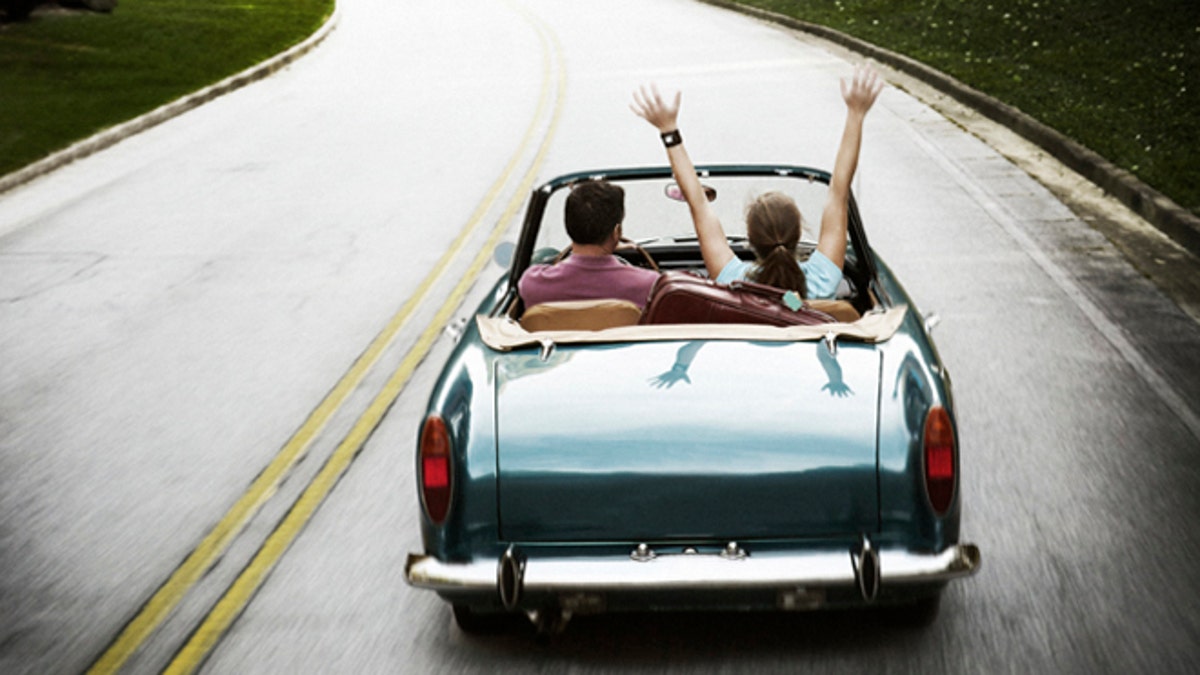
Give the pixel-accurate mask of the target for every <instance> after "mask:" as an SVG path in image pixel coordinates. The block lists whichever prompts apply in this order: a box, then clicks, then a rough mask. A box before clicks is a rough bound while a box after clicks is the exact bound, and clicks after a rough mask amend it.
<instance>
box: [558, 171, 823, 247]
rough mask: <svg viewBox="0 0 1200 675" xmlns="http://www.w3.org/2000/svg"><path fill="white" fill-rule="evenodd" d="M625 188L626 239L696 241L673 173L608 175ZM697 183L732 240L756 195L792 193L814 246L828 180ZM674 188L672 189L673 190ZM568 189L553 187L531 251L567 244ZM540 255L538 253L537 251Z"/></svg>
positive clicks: (709, 178)
mask: <svg viewBox="0 0 1200 675" xmlns="http://www.w3.org/2000/svg"><path fill="white" fill-rule="evenodd" d="M610 180H611V182H613V183H616V184H618V185H620V186H621V187H622V188H623V189H624V190H625V222H624V226H623V228H622V230H623V232H624V235H625V237H626V238H627V239H632V240H633V241H635V242H638V243H640V244H643V245H646V246H652V245H654V244H669V243H681V242H685V241H695V230H694V229H693V227H692V219H691V215H690V213H689V210H688V206H687V204H686V203H684V202H683V201H679V200H677V199H675V198H672V196H671V195H673V196H674V197H678V188H675V187H674V181H673V180H672V179H671V178H640V177H639V178H634V179H610ZM701 183H703V184H704V186H705V187H706V188H712V190H715V193H716V194H715V198H714V199H712V202H711V203H712V206H713V208H714V209H715V210H716V212H717V216H718V218H720V220H721V225H722V227H724V229H725V234H726V235H728V236H729V238H730V239H731V240H733V241H735V242H737V241H739V240H744V238H745V235H746V223H745V209H746V205H747V204H749V203H750V202H751V201H752V200H753V199H754V198H756V197H757V196H759V195H761V194H763V193H766V192H771V191H779V192H783V193H785V194H787V195H789V196H791V197H792V198H793V199H794V200H795V201H796V204H797V206H799V207H800V213H801V216H802V218H803V231H802V234H801V242H802V244H808V246H807V247H804V246H802V248H811V247H812V246H815V244H816V241H817V235H818V228H819V227H820V222H821V210H822V209H823V208H824V206H825V199H826V194H827V193H828V191H829V188H828V185H826V184H825V183H824V182H822V181H820V180H814V179H810V178H809V177H808V176H795V175H792V176H780V175H767V176H717V175H704V174H703V173H702V174H701ZM672 188H674V189H672ZM568 194H570V188H568V187H564V188H561V189H559V190H557V191H555V192H554V193H553V194H552V195H551V197H550V199H549V201H548V202H547V204H546V209H545V211H543V214H542V223H541V227H540V228H539V233H538V239H537V244H536V246H535V250H537V251H539V252H542V253H548V252H549V251H547V249H552V250H554V251H558V250H561V249H562V248H563V247H564V246H566V245H567V244H568V243H570V239H568V237H567V233H566V228H565V226H564V224H563V206H564V202H565V200H566V198H567V195H568ZM535 257H537V258H540V257H541V255H538V256H535Z"/></svg>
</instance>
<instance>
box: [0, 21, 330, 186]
mask: <svg viewBox="0 0 1200 675" xmlns="http://www.w3.org/2000/svg"><path fill="white" fill-rule="evenodd" d="M333 6H334V0H121V2H120V4H119V5H118V7H117V9H116V10H115V11H114V12H113V13H112V14H96V13H92V12H71V13H51V14H45V15H41V16H35V17H34V18H33V19H32V20H30V21H28V22H22V23H11V24H4V25H0V175H4V174H7V173H9V172H11V171H14V170H16V169H19V168H21V167H22V166H25V165H27V164H29V163H31V162H34V161H37V160H39V159H41V158H43V157H45V156H47V155H49V154H50V153H52V152H54V151H57V150H60V149H62V148H64V147H66V146H68V145H70V144H71V143H73V142H75V141H78V140H80V139H83V138H86V137H88V136H90V135H91V134H93V133H95V132H97V131H100V130H102V129H104V128H107V127H110V126H114V125H116V124H120V123H121V122H124V121H126V120H129V119H132V118H134V117H137V116H138V115H141V114H142V113H145V112H147V111H150V110H153V109H154V108H156V107H158V106H160V105H162V104H164V103H168V102H170V101H172V100H174V99H176V98H179V97H180V96H184V95H186V94H189V93H191V92H194V91H196V90H198V89H201V88H203V87H205V86H207V85H210V84H212V83H214V82H218V81H220V80H222V79H224V78H225V77H227V76H229V75H232V74H234V73H237V72H240V71H242V70H244V69H246V68H248V67H250V66H252V65H254V64H255V63H258V62H260V61H263V60H264V59H267V58H269V57H270V56H272V55H274V54H276V53H278V52H281V51H283V50H285V49H287V48H288V47H290V46H292V45H295V44H297V43H299V42H302V41H303V40H304V39H305V38H307V37H308V36H309V35H311V34H312V33H313V32H315V31H316V30H317V29H318V28H319V27H320V26H321V25H322V24H323V23H324V21H325V19H326V17H328V16H329V15H330V13H332V11H333Z"/></svg>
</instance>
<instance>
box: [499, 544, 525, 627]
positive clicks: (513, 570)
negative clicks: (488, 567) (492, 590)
mask: <svg viewBox="0 0 1200 675" xmlns="http://www.w3.org/2000/svg"><path fill="white" fill-rule="evenodd" d="M496 575H497V577H498V579H497V581H498V584H497V585H498V586H499V588H500V602H501V604H503V605H504V609H507V610H508V611H510V612H511V611H512V610H514V609H516V608H517V605H518V604H519V603H520V602H521V594H522V592H523V591H524V589H525V556H523V555H521V553H520V552H519V551H517V548H516V546H514V545H511V544H510V545H509V547H508V549H507V550H505V551H504V555H501V556H500V567H499V569H498V570H497V572H496Z"/></svg>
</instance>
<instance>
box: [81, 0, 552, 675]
mask: <svg viewBox="0 0 1200 675" xmlns="http://www.w3.org/2000/svg"><path fill="white" fill-rule="evenodd" d="M518 11H519V12H520V13H521V14H522V16H523V17H524V18H525V19H526V21H528V22H529V23H530V24H531V25H533V27H534V29H535V30H536V32H537V35H538V39H539V41H540V42H541V47H542V89H541V93H540V95H539V97H538V106H537V110H536V112H535V114H534V117H533V120H532V121H531V122H530V125H529V127H528V129H527V130H526V132H525V135H524V137H523V138H522V140H521V143H520V145H519V146H518V148H517V151H516V152H515V153H514V154H513V156H512V158H511V159H510V160H509V162H508V165H507V166H506V167H505V169H504V171H503V173H502V174H501V175H500V177H499V178H498V179H497V180H496V182H495V183H494V184H493V185H492V186H491V188H490V189H489V190H488V192H487V194H486V195H485V197H484V199H483V201H482V202H481V203H480V204H479V206H478V207H477V208H476V210H475V212H474V213H473V214H472V215H471V217H470V219H469V220H468V221H467V223H466V225H465V226H464V228H463V230H462V231H461V232H460V233H459V235H458V236H457V237H456V238H455V240H454V241H453V243H452V244H451V246H450V247H449V248H448V249H447V251H446V252H445V253H444V254H443V255H442V256H441V258H440V259H439V260H438V261H437V264H436V265H435V266H434V268H433V270H432V271H431V272H430V274H429V275H428V276H427V277H426V278H425V279H424V281H423V282H422V283H421V284H420V286H418V288H417V289H416V291H415V292H414V294H413V295H412V296H411V297H410V298H409V300H408V301H407V302H405V304H404V306H403V307H401V308H400V310H399V311H398V312H397V313H396V314H395V315H394V316H393V317H392V319H391V320H390V321H389V322H388V324H387V325H386V326H385V327H384V329H383V331H381V332H380V333H379V335H378V336H376V337H375V339H374V340H373V341H372V342H371V343H370V345H368V346H367V348H366V350H365V351H364V352H363V353H362V355H360V356H359V358H358V359H357V360H356V361H355V362H354V364H353V365H352V366H351V368H350V370H349V371H347V373H346V374H345V375H344V376H343V377H342V379H341V380H340V381H339V382H338V383H337V384H336V385H335V386H334V387H333V389H332V390H331V391H330V392H329V393H328V394H327V395H326V397H325V398H324V400H322V401H321V403H320V404H319V405H318V406H317V407H316V408H315V409H314V410H313V412H312V413H311V414H310V415H309V417H308V419H306V420H305V422H304V424H302V425H301V426H300V428H299V429H298V430H297V431H296V433H295V434H294V435H293V436H292V437H291V438H290V439H289V440H288V442H287V443H286V444H285V445H284V446H283V448H282V449H281V450H280V451H279V453H278V454H277V455H276V456H275V458H274V459H272V461H271V462H270V464H268V465H267V467H266V468H265V469H264V470H263V472H262V473H260V474H259V475H258V477H257V478H255V480H254V481H253V482H252V483H251V485H250V487H249V488H248V489H247V490H246V492H245V493H244V494H243V495H242V496H241V498H239V499H238V501H237V502H236V503H235V504H234V505H233V507H232V508H230V509H229V511H228V512H227V513H226V514H225V516H224V517H223V518H222V519H221V520H220V522H218V523H217V525H216V526H215V527H214V528H213V529H212V530H211V531H209V533H208V534H207V535H206V536H205V537H204V539H203V540H202V541H201V542H200V543H199V545H197V546H196V548H195V549H194V550H193V551H192V553H191V554H190V555H188V557H187V558H186V559H185V560H184V561H183V563H182V564H180V565H179V567H177V568H176V570H175V572H174V573H172V575H171V576H170V578H168V579H167V581H166V582H165V583H164V584H163V585H162V586H161V587H160V588H159V589H158V591H157V592H155V594H154V595H153V596H152V597H151V598H150V599H149V600H148V601H147V602H146V604H145V605H144V606H143V607H142V609H141V611H140V612H139V613H138V614H137V616H135V617H134V618H133V619H132V620H131V621H130V622H129V623H128V624H126V626H125V628H124V630H122V632H121V633H120V634H119V635H118V636H117V638H116V639H115V640H114V641H113V642H112V644H111V645H110V646H109V647H108V649H107V650H105V652H104V653H103V654H102V655H101V656H100V657H99V658H98V659H97V660H96V662H95V663H94V664H93V665H92V667H91V668H90V669H89V671H88V672H89V673H113V672H116V671H117V670H119V669H120V668H121V667H122V666H123V665H124V664H125V663H126V661H128V659H129V658H130V657H131V656H133V654H134V653H136V651H137V650H138V649H139V648H140V647H141V646H142V645H143V644H144V643H145V641H146V640H147V639H148V638H149V637H150V636H151V635H152V634H153V633H154V631H155V630H157V629H158V628H159V627H160V626H161V625H162V623H163V622H164V621H165V620H166V619H167V618H168V617H169V616H170V615H171V613H172V612H174V611H175V609H176V608H177V607H178V605H179V604H180V602H182V600H183V599H184V597H185V596H186V594H187V593H188V592H189V591H190V590H191V589H192V587H193V586H194V585H195V584H196V583H197V582H198V581H199V580H200V579H201V577H203V576H204V574H205V573H207V572H208V570H209V569H211V568H212V566H213V565H214V564H215V563H216V561H217V560H218V559H219V558H220V557H221V556H222V555H223V554H224V552H225V551H226V550H227V549H228V548H229V546H230V544H231V543H232V542H233V540H234V539H235V538H236V537H237V535H238V534H239V533H240V532H241V531H242V530H243V528H244V527H245V526H246V524H247V523H248V522H249V521H250V519H251V518H253V517H254V515H255V514H256V513H257V512H258V511H259V510H260V509H261V508H262V506H263V505H264V504H265V503H266V502H267V501H268V500H269V499H270V498H271V497H272V495H274V493H275V492H276V491H277V490H278V488H279V486H280V484H281V483H282V481H283V479H284V478H285V477H286V475H287V474H288V473H289V472H290V471H291V470H292V469H293V468H294V467H295V466H296V464H297V463H298V462H299V461H300V460H301V459H302V458H303V457H304V455H305V453H306V452H307V450H308V448H309V446H310V445H311V444H312V442H313V440H314V438H315V437H316V436H317V434H318V433H320V431H321V430H322V429H323V428H324V427H325V425H326V424H327V423H328V421H329V420H330V418H331V417H332V416H333V415H334V413H336V412H337V411H338V410H339V409H340V408H341V406H342V405H343V403H345V401H346V399H347V398H348V397H349V396H350V394H351V393H352V392H353V391H354V390H355V389H356V388H357V387H358V386H359V385H360V384H361V383H362V381H363V379H364V378H365V377H366V375H367V373H368V372H369V371H370V370H371V368H372V367H373V366H374V365H375V364H376V363H377V362H378V360H379V358H380V357H381V356H382V354H383V353H384V351H385V350H386V349H387V347H388V346H389V345H390V344H391V343H392V341H393V340H394V339H395V337H396V335H397V334H398V333H399V332H400V330H401V329H402V328H403V327H404V326H405V325H406V323H407V322H408V320H409V319H410V317H411V316H412V314H413V313H414V312H415V311H416V309H417V308H418V307H419V306H420V305H421V304H422V303H423V302H424V300H425V298H426V296H427V295H428V294H429V292H430V290H431V289H432V288H433V286H434V285H435V283H436V282H437V281H438V280H439V279H440V278H441V277H442V276H443V275H444V274H445V272H446V270H447V269H448V267H449V264H450V262H451V261H452V260H453V259H454V258H455V257H457V256H458V254H459V253H460V252H461V251H462V249H463V247H464V245H465V244H466V242H467V241H468V240H469V239H470V236H471V234H472V233H473V232H474V231H475V229H476V228H477V227H478V226H479V224H480V222H481V221H482V220H483V218H484V217H485V216H486V215H487V213H488V212H489V211H490V210H491V209H492V207H493V205H494V204H495V203H496V201H497V200H498V199H499V197H500V194H501V192H502V191H503V189H504V186H505V185H507V184H508V182H509V180H510V179H511V177H512V175H513V174H514V173H515V172H516V170H517V168H518V166H519V165H520V164H521V160H522V158H523V157H524V156H525V155H526V154H527V152H528V149H529V147H530V146H531V144H532V143H533V141H534V139H535V137H536V136H537V133H538V130H539V128H540V127H541V126H542V121H543V119H544V118H545V116H546V115H547V110H548V109H550V112H549V117H550V119H549V124H548V126H547V128H546V131H545V132H544V134H543V137H542V141H541V143H540V145H539V146H538V149H537V152H536V154H535V156H534V158H533V160H532V162H531V163H530V166H529V168H528V169H527V170H526V172H525V174H524V175H523V177H522V179H521V182H520V184H519V185H518V187H517V188H516V191H515V192H514V193H513V196H512V198H511V199H510V200H509V202H508V204H507V206H506V207H505V210H504V212H503V214H502V216H501V217H500V218H499V219H498V220H497V222H496V224H495V226H494V227H493V229H492V231H491V233H490V235H489V236H488V239H487V240H486V243H485V245H484V246H483V247H482V248H481V249H480V251H479V252H478V253H477V254H476V256H475V258H474V259H473V260H472V261H471V264H470V266H469V267H468V269H467V272H466V273H465V274H464V275H463V277H462V278H461V279H460V281H459V282H458V284H457V285H456V286H455V287H454V288H453V290H452V291H451V292H450V295H449V297H448V298H447V299H446V301H445V302H444V303H443V304H442V306H441V307H440V308H439V310H438V311H437V313H436V314H435V315H434V318H433V320H432V321H431V322H430V323H429V325H428V326H427V327H426V328H425V330H424V331H423V332H422V333H421V335H420V337H419V338H418V339H417V342H416V343H415V344H414V345H413V347H412V348H411V349H410V350H409V352H408V353H407V354H406V355H405V357H404V359H403V360H402V361H401V363H400V365H399V367H398V368H397V369H396V371H395V372H394V373H393V374H392V376H391V377H390V378H389V379H388V381H387V383H386V384H385V385H384V387H383V389H382V390H381V391H380V392H379V394H377V395H376V396H375V398H374V400H373V401H372V402H371V404H370V405H369V406H368V407H367V409H366V411H365V412H364V413H363V414H362V415H361V416H360V417H359V418H358V420H357V422H356V423H355V424H354V426H353V427H352V429H351V430H350V432H349V434H348V435H347V436H346V437H345V438H344V439H343V440H342V442H341V443H340V444H339V445H338V446H337V448H336V449H335V450H334V452H333V454H332V455H331V456H330V457H329V459H328V460H327V461H326V463H325V465H324V466H323V467H322V468H321V470H320V471H319V472H318V473H317V475H316V476H315V477H314V478H313V480H312V481H311V482H310V483H309V484H308V486H307V487H306V488H305V490H304V491H303V493H302V494H301V495H300V497H299V498H298V499H297V500H296V502H295V503H294V504H293V505H292V507H291V509H290V510H289V512H288V513H287V515H286V516H285V517H284V519H283V520H282V521H281V522H280V523H279V524H278V525H277V526H276V528H275V530H274V531H273V532H272V533H271V534H270V536H268V537H267V539H266V541H265V542H264V543H263V545H262V547H261V548H260V549H259V551H258V553H257V554H256V555H255V556H254V558H253V559H252V560H251V561H250V563H249V564H247V565H246V567H245V568H244V569H243V571H242V572H241V574H240V575H239V576H238V578H237V579H236V580H235V581H234V582H233V584H232V585H231V586H230V587H229V589H228V590H227V591H226V592H225V594H224V595H223V596H222V597H221V599H220V600H218V601H217V604H216V605H215V606H214V607H213V609H212V610H211V611H210V612H209V614H208V615H207V616H206V617H205V619H204V621H203V622H202V623H201V624H200V626H199V627H198V628H197V629H196V630H195V632H193V633H192V635H191V636H190V637H189V639H188V641H187V642H186V643H185V644H184V646H183V647H182V648H181V649H180V650H179V651H178V652H177V653H176V655H175V658H174V659H173V660H172V662H171V663H170V665H169V666H168V667H167V669H166V672H168V673H191V672H194V671H195V670H196V669H197V668H198V667H199V666H200V665H201V664H202V663H203V662H204V660H205V659H206V658H207V657H208V655H209V653H211V651H212V649H213V648H214V647H215V646H216V645H217V643H218V641H219V640H220V639H221V637H222V636H223V635H224V634H225V632H226V631H227V630H228V629H229V627H230V626H231V625H232V624H233V622H234V621H235V620H236V619H237V617H238V616H239V615H240V614H241V612H242V611H243V610H244V609H245V607H246V605H247V604H248V603H249V602H250V600H251V598H252V597H253V595H254V593H256V592H257V590H258V589H259V588H260V587H261V586H262V584H263V582H264V581H265V579H266V577H267V575H268V574H270V572H271V570H272V569H274V567H275V565H276V564H277V563H278V561H279V560H280V559H281V558H282V556H283V555H284V553H285V552H286V551H287V549H288V547H290V546H291V544H292V542H294V541H295V539H296V538H297V537H298V536H299V534H300V532H301V530H302V529H303V528H304V526H305V525H306V524H307V523H308V521H309V520H310V519H311V518H312V516H313V514H314V513H315V512H316V510H317V508H318V507H319V506H320V505H321V503H322V502H323V501H324V500H325V498H326V497H328V495H329V493H330V492H331V491H332V490H333V487H334V486H335V485H336V484H337V482H338V480H339V479H340V478H341V477H342V475H343V474H345V472H346V471H347V469H348V468H349V467H350V465H351V463H352V462H353V461H354V458H355V457H356V456H357V455H358V453H359V452H360V451H361V450H362V448H363V446H364V444H365V443H366V442H367V439H368V438H369V437H370V436H371V434H372V433H373V432H374V430H375V428H376V427H377V426H378V425H379V423H380V422H381V421H382V419H383V416H384V415H385V414H386V412H387V410H388V409H389V408H390V407H391V405H392V404H393V403H394V402H395V400H396V399H397V398H398V397H399V395H400V393H401V392H402V391H403V389H404V387H405V385H406V384H407V382H408V380H409V378H410V377H411V376H412V374H413V372H414V371H415V370H416V368H417V366H418V365H419V364H420V362H421V361H422V360H423V359H424V358H425V356H426V355H427V354H428V353H429V351H430V349H431V348H432V347H433V345H434V343H435V342H436V340H437V337H438V335H439V334H440V333H441V332H442V331H443V329H444V327H445V325H446V324H447V323H448V322H449V320H450V319H451V317H452V316H453V314H454V312H455V311H456V309H457V308H458V306H459V305H460V304H461V303H462V301H463V299H464V298H465V297H466V294H467V292H468V291H469V290H470V288H471V286H472V285H473V283H474V282H475V279H476V278H477V277H478V276H479V274H480V273H481V272H482V271H483V268H484V267H485V266H486V265H487V263H488V261H489V260H490V258H491V256H492V251H493V250H494V248H495V247H496V245H497V244H498V243H499V241H500V238H501V237H502V236H503V234H504V232H505V231H506V230H507V229H508V225H509V223H510V222H511V221H512V219H513V218H514V217H515V216H516V214H517V211H518V209H519V208H520V206H521V204H522V202H523V201H524V198H525V195H527V194H528V193H529V191H530V190H531V189H532V187H533V182H534V180H535V178H536V175H537V171H538V169H539V168H540V167H541V165H542V164H543V163H544V161H545V156H546V153H547V151H548V149H549V146H550V141H551V139H552V138H553V137H554V134H555V132H556V131H557V128H558V123H559V118H560V116H561V112H562V105H563V100H564V96H565V87H566V71H565V67H564V66H563V59H562V48H561V45H560V44H559V43H558V40H557V37H556V36H555V35H554V34H553V32H552V31H551V29H550V28H549V27H547V26H546V25H545V24H544V23H543V22H542V21H541V20H540V19H538V18H537V17H534V16H532V15H531V14H529V13H528V12H526V11H524V10H520V9H518ZM554 64H557V66H556V67H555V66H554ZM552 69H556V70H557V75H556V76H554V75H553V74H552V72H551V71H552ZM552 92H556V93H552Z"/></svg>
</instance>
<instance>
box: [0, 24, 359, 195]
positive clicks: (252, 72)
mask: <svg viewBox="0 0 1200 675" xmlns="http://www.w3.org/2000/svg"><path fill="white" fill-rule="evenodd" d="M340 17H341V13H340V9H339V7H338V6H337V5H336V4H335V5H334V9H333V12H332V13H330V15H329V18H328V19H326V20H325V23H324V24H322V25H321V27H320V28H318V29H317V31H316V32H315V33H313V34H312V35H310V36H309V37H308V39H306V40H304V41H303V42H301V43H299V44H297V45H295V46H293V47H291V48H290V49H288V50H287V51H284V52H282V53H280V54H277V55H276V56H273V57H271V58H269V59H267V60H266V61H263V62H262V63H259V64H257V65H254V66H251V67H249V68H247V69H246V70H243V71H242V72H240V73H237V74H235V75H231V76H229V77H227V78H225V79H224V80H221V81H220V82H217V83H216V84H213V85H210V86H208V87H205V88H204V89H201V90H200V91H197V92H194V93H191V94H188V95H187V96H184V97H182V98H178V99H176V100H174V101H171V102H170V103H167V104H165V105H162V106H160V107H158V108H155V109H154V110H151V111H150V112H148V113H146V114H144V115H142V116H140V117H136V118H134V119H132V120H129V121H128V122H124V123H122V124H119V125H117V126H115V127H110V128H108V129H105V130H104V131H101V132H99V133H97V134H95V135H94V136H91V137H89V138H85V139H83V140H82V141H79V142H77V143H75V144H74V145H71V146H69V147H67V148H66V149H63V150H60V151H58V152H56V153H54V154H52V155H50V156H49V157H46V158H44V159H41V160H39V161H37V162H34V163H33V164H30V165H28V166H26V167H24V168H22V169H18V170H16V171H14V172H12V173H10V174H7V175H5V176H0V194H3V193H4V192H7V191H8V190H11V189H13V188H15V187H17V186H19V185H23V184H25V183H28V182H30V181H32V180H34V179H35V178H38V177H39V176H43V175H45V174H47V173H50V172H51V171H54V170H55V169H59V168H61V167H63V166H66V165H67V164H70V163H71V162H74V161H75V160H77V159H83V158H84V157H87V156H88V155H92V154H95V153H97V152H100V151H101V150H104V149H105V148H108V147H111V146H113V145H115V144H117V143H118V142H120V141H122V140H124V139H126V138H129V137H130V136H133V135H134V134H138V133H141V132H143V131H145V130H147V129H149V128H150V127H153V126H157V125H159V124H162V123H163V122H166V121H167V120H169V119H171V118H172V117H177V116H179V115H182V114H183V113H185V112H187V111H189V110H191V109H193V108H197V107H199V106H201V105H203V104H205V103H208V102H209V101H211V100H213V99H215V98H217V97H218V96H223V95H225V94H228V93H229V92H231V91H234V90H236V89H240V88H242V87H244V86H246V85H247V84H250V83H251V82H255V81H258V80H261V79H263V78H265V77H267V76H268V75H271V74H272V73H275V72H276V71H278V70H280V69H282V68H283V67H284V66H287V65H288V64H290V63H292V62H293V61H295V60H296V59H298V58H300V57H301V56H304V55H305V54H307V53H308V52H310V51H312V49H313V48H314V47H316V46H317V45H318V44H320V43H321V41H323V40H324V39H325V38H326V37H327V36H328V35H329V34H330V33H331V32H333V29H334V28H336V27H337V23H338V20H339V18H340Z"/></svg>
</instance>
